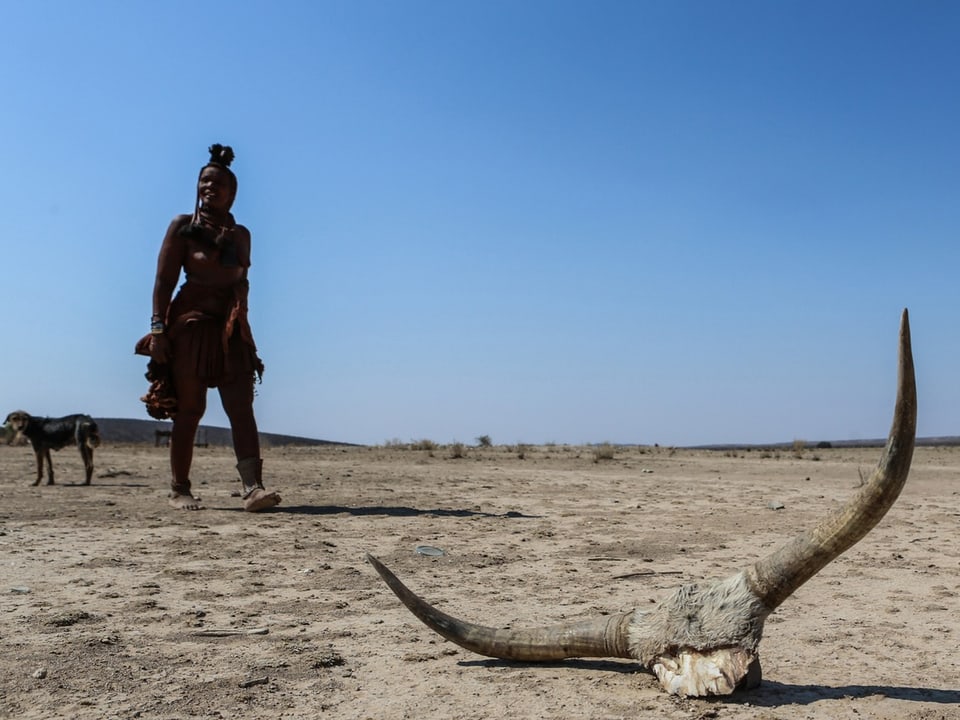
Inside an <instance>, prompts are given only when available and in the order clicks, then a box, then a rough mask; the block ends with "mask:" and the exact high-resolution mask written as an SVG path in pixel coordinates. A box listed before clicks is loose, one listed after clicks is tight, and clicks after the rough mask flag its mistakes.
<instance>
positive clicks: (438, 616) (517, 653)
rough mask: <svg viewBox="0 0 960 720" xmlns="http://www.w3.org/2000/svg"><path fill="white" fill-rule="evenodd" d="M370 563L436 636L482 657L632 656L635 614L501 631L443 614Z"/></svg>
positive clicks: (531, 659) (373, 560)
mask: <svg viewBox="0 0 960 720" xmlns="http://www.w3.org/2000/svg"><path fill="white" fill-rule="evenodd" d="M367 560H369V561H370V564H371V565H373V567H374V568H376V570H377V572H378V573H380V577H382V578H383V580H384V582H386V583H387V585H389V586H390V589H391V590H393V592H394V593H395V594H396V596H397V597H398V598H400V600H401V601H402V602H403V604H404V605H406V606H407V608H408V609H409V610H410V612H412V613H413V614H414V615H416V616H417V617H418V618H420V620H421V621H422V622H423V623H424V624H425V625H426V626H427V627H429V628H430V629H431V630H433V631H434V632H437V633H439V634H440V635H443V637H445V638H446V639H447V640H449V641H450V642H454V643H456V644H457V645H459V646H460V647H463V648H466V649H467V650H471V651H472V652H475V653H477V654H479V655H486V656H487V657H494V658H501V659H503V660H522V661H527V662H538V661H540V662H542V661H547V660H562V659H564V658H574V657H580V658H583V657H595V658H600V657H620V658H629V657H632V655H631V654H630V652H629V650H628V649H627V632H626V629H627V626H628V625H629V624H630V620H631V618H632V617H633V612H625V613H618V614H616V615H605V616H603V617H599V618H594V619H590V620H581V621H578V622H570V623H561V624H557V625H552V626H548V627H544V628H538V629H535V630H498V629H495V628H489V627H483V626H482V625H474V624H473V623H468V622H464V621H463V620H458V619H457V618H455V617H452V616H450V615H447V614H446V613H443V612H440V611H439V610H437V609H436V608H435V607H433V606H432V605H430V604H429V603H428V602H426V601H425V600H423V599H422V598H420V597H418V596H417V595H416V594H415V593H413V592H412V591H411V590H410V589H409V588H407V586H406V585H404V584H403V583H402V582H400V580H399V579H398V578H397V576H396V575H394V574H393V573H392V572H390V570H388V569H387V568H386V567H385V566H384V565H383V563H381V562H380V561H379V560H377V559H376V558H375V557H373V555H367Z"/></svg>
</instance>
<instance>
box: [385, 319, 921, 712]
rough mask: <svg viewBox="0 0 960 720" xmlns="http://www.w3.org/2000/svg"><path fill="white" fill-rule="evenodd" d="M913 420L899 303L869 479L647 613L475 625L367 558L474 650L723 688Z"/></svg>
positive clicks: (881, 487) (891, 461)
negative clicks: (894, 376) (881, 430)
mask: <svg viewBox="0 0 960 720" xmlns="http://www.w3.org/2000/svg"><path fill="white" fill-rule="evenodd" d="M916 424H917V393H916V382H915V378H914V369H913V356H912V352H911V347H910V324H909V318H908V314H907V311H906V310H904V311H903V316H902V319H901V323H900V359H899V369H898V387H897V399H896V406H895V409H894V415H893V424H892V427H891V429H890V435H889V438H888V440H887V444H886V447H885V448H884V451H883V455H882V457H881V459H880V462H879V463H878V465H877V468H876V470H874V472H873V475H872V476H871V478H870V480H869V481H868V482H867V483H865V484H864V485H863V486H862V487H861V488H860V490H859V491H858V492H857V494H856V495H855V496H854V497H853V498H852V499H851V500H849V501H848V502H847V503H846V504H845V505H844V506H842V507H840V508H839V509H837V510H835V511H834V512H832V513H830V514H829V515H827V516H826V517H824V518H823V519H822V520H821V521H820V522H819V523H817V525H816V526H815V527H814V528H813V529H812V530H808V531H807V532H804V533H802V534H800V535H798V536H796V537H794V538H793V539H791V540H789V541H788V542H786V543H785V544H784V545H782V546H781V547H779V548H778V549H776V550H775V551H774V552H772V553H770V554H769V555H767V556H766V557H764V558H761V559H760V560H757V561H756V562H754V563H753V564H752V565H750V566H748V567H746V568H745V569H743V570H740V571H739V572H737V573H735V574H733V575H731V576H730V577H727V578H725V579H722V580H714V581H707V582H703V583H693V584H689V585H684V586H682V587H680V588H679V589H677V590H676V591H674V593H673V594H672V595H670V596H668V597H667V598H665V599H663V600H662V601H660V602H659V603H658V604H657V605H655V606H654V607H653V608H652V609H651V610H639V609H636V610H631V611H629V612H625V613H619V614H615V615H605V616H601V617H599V618H595V619H587V620H581V621H577V622H568V623H562V624H558V625H552V626H549V627H544V628H540V629H531V630H505V629H495V628H490V627H483V626H480V625H475V624H473V623H469V622H464V621H462V620H459V619H457V618H455V617H453V616H451V615H447V614H446V613H443V612H441V611H440V610H437V609H436V608H435V607H433V606H432V605H430V604H429V603H427V602H426V601H424V600H423V599H421V598H420V597H418V596H417V595H416V594H414V593H413V592H411V591H410V590H409V589H408V588H407V587H406V586H405V585H404V584H403V583H402V582H400V580H399V579H397V577H396V576H395V575H394V574H393V573H392V572H390V570H389V569H387V568H386V567H385V566H384V565H383V564H382V563H380V562H379V561H378V560H377V559H376V558H374V557H373V556H371V555H368V556H367V558H368V560H369V561H370V562H371V563H372V564H373V566H374V567H375V568H376V570H377V572H378V573H379V574H380V576H381V577H382V578H383V579H384V581H386V583H387V585H389V586H390V589H391V590H393V592H394V593H395V594H396V595H397V597H399V598H400V600H401V601H402V602H403V603H404V605H406V606H407V608H409V609H410V611H411V612H412V613H413V614H414V615H416V616H417V617H418V618H419V619H420V620H421V621H423V622H424V623H425V624H426V625H427V626H428V627H430V628H431V629H432V630H434V631H436V632H437V633H439V634H440V635H442V636H443V637H445V638H447V639H448V640H450V641H452V642H454V643H456V644H457V645H460V646H461V647H464V648H466V649H468V650H471V651H473V652H475V653H479V654H480V655H486V656H488V657H494V658H502V659H505V660H519V661H530V662H536V661H553V660H560V659H563V658H573V657H581V658H587V657H591V658H600V657H618V658H632V659H634V660H636V661H637V662H639V663H640V664H641V665H643V667H644V668H646V669H647V670H649V671H651V672H653V673H654V674H655V675H656V676H657V678H658V679H659V680H660V683H661V685H662V686H663V688H664V689H665V690H667V691H668V692H670V693H672V694H676V695H686V696H705V695H727V694H730V693H732V692H734V690H737V689H740V688H744V687H755V686H756V685H758V684H759V682H760V677H761V671H760V659H759V650H758V646H759V644H760V638H761V636H762V634H763V626H764V622H765V620H766V618H767V616H769V615H770V613H772V612H773V611H774V610H775V609H776V608H777V607H778V606H779V605H780V604H781V603H782V602H783V601H784V600H786V599H787V598H788V597H789V596H790V595H791V594H792V593H793V592H794V591H795V590H796V589H797V588H799V587H800V586H801V585H802V584H803V583H805V582H806V581H807V580H809V579H810V578H811V577H813V576H814V575H815V574H816V573H817V572H819V571H820V570H821V569H822V568H823V567H824V566H825V565H827V563H829V562H830V561H832V560H833V559H835V558H836V557H838V556H839V555H840V554H841V553H843V552H844V551H846V550H847V549H849V548H850V547H852V546H853V545H854V544H855V543H856V542H857V541H859V540H860V539H861V538H863V536H864V535H866V534H867V533H868V532H869V531H870V530H871V529H872V528H873V527H874V526H875V525H876V524H877V523H878V522H880V519H881V518H882V517H883V516H884V514H885V513H886V512H887V510H889V509H890V507H891V505H893V503H894V501H895V500H896V499H897V497H898V496H899V494H900V491H901V489H902V488H903V485H904V482H905V481H906V479H907V474H908V473H909V470H910V461H911V459H912V457H913V447H914V442H915V436H916Z"/></svg>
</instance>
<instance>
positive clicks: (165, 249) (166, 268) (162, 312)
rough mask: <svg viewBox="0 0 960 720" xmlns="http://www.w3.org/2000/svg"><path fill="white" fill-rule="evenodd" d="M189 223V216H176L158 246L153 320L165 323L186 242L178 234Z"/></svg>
mask: <svg viewBox="0 0 960 720" xmlns="http://www.w3.org/2000/svg"><path fill="white" fill-rule="evenodd" d="M189 221H190V216H189V215H178V216H177V217H175V218H174V219H173V221H172V222H171V223H170V227H168V228H167V234H166V235H164V237H163V244H162V245H161V246H160V257H159V258H157V278H156V281H155V282H154V284H153V318H154V319H155V320H159V321H160V322H166V319H167V308H168V307H169V306H170V298H171V297H173V291H174V289H175V288H176V287H177V281H178V280H179V279H180V269H181V268H182V267H183V260H184V258H183V253H184V248H185V247H186V240H185V238H184V237H183V236H182V235H181V234H180V229H181V228H182V227H183V225H184V223H185V222H189Z"/></svg>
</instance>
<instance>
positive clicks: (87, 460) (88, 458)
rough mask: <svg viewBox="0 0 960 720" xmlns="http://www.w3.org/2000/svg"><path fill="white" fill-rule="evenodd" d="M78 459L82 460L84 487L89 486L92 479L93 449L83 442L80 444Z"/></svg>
mask: <svg viewBox="0 0 960 720" xmlns="http://www.w3.org/2000/svg"><path fill="white" fill-rule="evenodd" d="M80 457H82V458H83V469H84V471H85V472H86V474H87V479H86V482H85V483H84V485H89V484H90V478H92V477H93V448H92V447H90V446H89V445H87V442H86V441H85V440H82V441H81V442H80Z"/></svg>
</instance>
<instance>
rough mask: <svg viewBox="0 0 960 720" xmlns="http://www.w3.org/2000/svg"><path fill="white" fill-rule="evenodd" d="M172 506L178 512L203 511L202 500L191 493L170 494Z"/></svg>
mask: <svg viewBox="0 0 960 720" xmlns="http://www.w3.org/2000/svg"><path fill="white" fill-rule="evenodd" d="M170 505H171V506H172V507H175V508H176V509H177V510H203V505H201V504H200V498H198V497H194V496H193V495H190V494H189V493H178V492H173V493H170Z"/></svg>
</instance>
